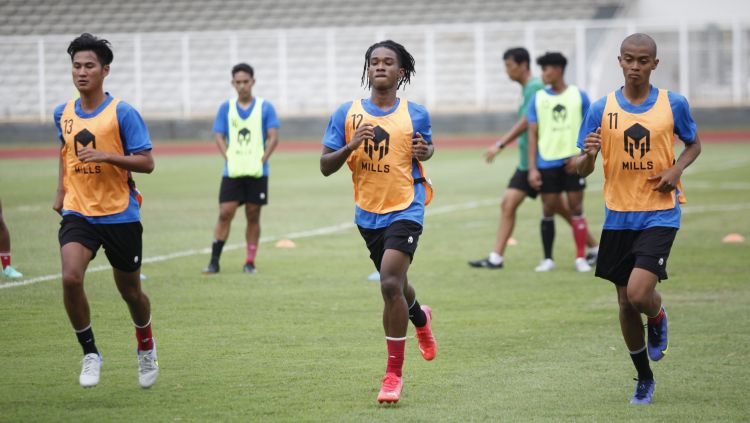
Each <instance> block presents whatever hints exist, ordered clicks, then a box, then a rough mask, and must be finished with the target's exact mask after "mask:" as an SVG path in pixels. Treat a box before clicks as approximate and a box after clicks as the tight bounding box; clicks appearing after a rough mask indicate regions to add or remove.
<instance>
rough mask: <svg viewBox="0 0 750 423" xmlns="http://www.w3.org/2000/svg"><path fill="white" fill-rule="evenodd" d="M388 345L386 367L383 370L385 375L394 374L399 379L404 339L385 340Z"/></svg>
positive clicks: (402, 360) (404, 344)
mask: <svg viewBox="0 0 750 423" xmlns="http://www.w3.org/2000/svg"><path fill="white" fill-rule="evenodd" d="M385 342H386V343H387V344H388V366H387V367H386V368H385V372H386V373H395V374H396V375H397V376H398V377H401V368H403V367H404V347H405V346H406V338H389V337H386V338H385Z"/></svg>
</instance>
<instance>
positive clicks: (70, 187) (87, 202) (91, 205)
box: [52, 33, 159, 388]
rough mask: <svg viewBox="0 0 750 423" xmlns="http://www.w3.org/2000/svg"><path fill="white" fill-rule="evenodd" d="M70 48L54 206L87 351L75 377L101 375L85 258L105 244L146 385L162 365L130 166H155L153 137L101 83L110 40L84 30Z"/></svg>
mask: <svg viewBox="0 0 750 423" xmlns="http://www.w3.org/2000/svg"><path fill="white" fill-rule="evenodd" d="M68 54H69V55H70V58H71V62H72V65H73V66H72V76H73V84H74V85H75V87H76V88H77V89H78V91H79V92H80V98H79V99H74V100H70V101H68V102H67V103H65V104H62V105H60V106H58V107H57V108H55V112H54V119H55V125H56V126H57V134H58V137H59V138H60V141H61V142H62V148H61V150H60V172H59V176H58V185H57V194H56V196H55V200H54V203H53V205H52V208H53V209H54V210H55V211H56V212H58V213H60V214H61V215H62V222H61V223H60V232H59V240H60V255H61V257H62V282H63V300H64V303H65V310H66V311H67V312H68V318H69V319H70V322H71V324H72V325H73V329H74V330H75V333H76V336H77V337H78V342H79V343H80V344H81V347H82V348H83V354H84V356H83V368H82V370H81V374H80V377H79V382H80V384H81V386H83V387H92V386H96V384H97V383H99V374H100V370H101V366H102V356H101V354H100V353H99V350H98V348H97V346H96V343H95V342H94V331H93V329H92V326H91V315H90V311H89V303H88V300H87V298H86V293H85V291H84V289H83V280H84V274H85V273H86V268H87V267H88V265H89V262H91V260H93V258H94V257H95V256H96V253H97V251H98V250H99V247H101V246H104V253H105V254H106V255H107V259H108V260H109V263H110V264H111V265H112V271H113V274H114V279H115V284H116V285H117V289H118V290H119V291H120V295H121V296H122V298H123V300H125V302H126V303H127V305H128V309H129V310H130V316H131V317H132V319H133V323H134V325H135V334H136V339H137V341H138V346H137V349H136V352H137V357H138V382H139V383H140V385H141V387H143V388H150V387H151V386H152V385H153V384H154V383H155V382H156V378H157V376H158V375H159V366H158V363H157V357H156V344H155V341H154V338H153V336H152V332H151V304H150V302H149V299H148V297H147V296H146V294H145V293H144V292H143V290H142V289H141V279H140V268H141V261H142V257H143V256H142V239H141V235H142V233H143V227H142V226H141V222H140V194H139V193H138V191H137V190H136V188H135V183H134V182H133V179H132V176H131V172H139V173H151V172H152V171H153V170H154V159H153V158H152V156H151V139H150V136H149V133H148V129H147V128H146V124H145V123H144V122H143V119H142V118H141V116H140V114H138V112H137V111H136V110H135V109H134V108H133V107H132V106H130V105H129V104H127V103H125V102H124V101H121V100H119V99H117V98H114V97H112V96H111V95H110V94H109V93H107V92H105V91H104V89H103V83H104V78H106V77H107V76H108V75H109V70H110V63H112V59H113V54H112V50H111V49H110V45H109V42H107V40H103V39H99V38H97V37H95V36H93V35H91V34H88V33H86V34H82V35H81V36H80V37H78V38H76V39H74V40H73V41H72V42H71V43H70V45H69V46H68Z"/></svg>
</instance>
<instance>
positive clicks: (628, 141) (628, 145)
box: [623, 123, 651, 159]
mask: <svg viewBox="0 0 750 423" xmlns="http://www.w3.org/2000/svg"><path fill="white" fill-rule="evenodd" d="M624 135H625V136H624V137H623V138H625V152H626V153H628V154H630V157H632V158H634V159H635V158H636V157H635V152H636V151H640V152H641V154H640V157H638V158H639V159H642V158H643V156H645V155H646V153H648V152H649V151H650V150H651V131H649V130H648V129H646V128H644V127H643V126H642V125H641V124H640V123H636V124H634V125H633V126H631V127H630V128H628V129H626V130H625V133H624Z"/></svg>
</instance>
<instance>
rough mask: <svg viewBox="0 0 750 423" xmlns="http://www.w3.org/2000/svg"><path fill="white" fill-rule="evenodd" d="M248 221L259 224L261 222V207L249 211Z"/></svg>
mask: <svg viewBox="0 0 750 423" xmlns="http://www.w3.org/2000/svg"><path fill="white" fill-rule="evenodd" d="M246 215H247V223H250V224H254V225H257V224H258V223H260V209H258V210H252V211H249V212H247V214H246Z"/></svg>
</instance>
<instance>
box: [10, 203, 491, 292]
mask: <svg viewBox="0 0 750 423" xmlns="http://www.w3.org/2000/svg"><path fill="white" fill-rule="evenodd" d="M499 202H500V200H499V199H498V198H492V199H489V198H488V199H484V200H477V201H470V202H468V203H462V204H449V205H445V206H440V207H434V208H431V207H428V208H427V212H426V213H425V214H426V215H427V216H435V215H440V214H447V213H453V212H456V211H462V210H471V209H476V208H479V207H484V206H488V205H492V204H499ZM351 228H354V223H353V222H346V223H340V224H338V225H332V226H323V227H321V228H315V229H309V230H305V231H297V232H290V233H288V234H286V235H283V236H269V237H262V238H261V239H260V242H261V243H262V244H266V243H269V242H275V241H278V240H279V239H300V238H310V237H315V236H322V235H330V234H333V233H336V232H341V231H345V230H347V229H351ZM244 246H245V244H244V243H238V244H229V245H226V246H225V247H224V250H225V251H229V250H237V249H240V248H244ZM210 253H211V248H209V247H206V248H194V249H191V250H185V251H177V252H174V253H169V254H164V255H160V256H153V257H148V258H145V259H143V264H149V263H161V262H164V261H169V260H172V259H176V258H180V257H189V256H195V255H203V254H210ZM111 268H112V267H111V266H109V265H99V266H93V267H89V268H88V270H87V271H86V273H94V272H101V271H104V270H109V269H111ZM60 278H62V274H61V273H55V274H52V275H44V276H38V277H36V278H31V279H25V280H21V281H16V282H8V283H4V284H0V289H3V288H15V287H18V286H26V285H33V284H36V283H39V282H46V281H51V280H57V279H60Z"/></svg>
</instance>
